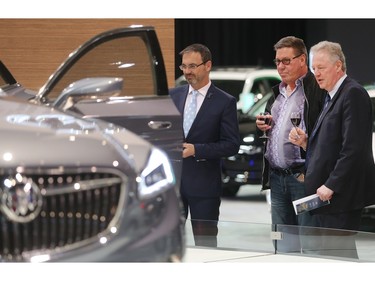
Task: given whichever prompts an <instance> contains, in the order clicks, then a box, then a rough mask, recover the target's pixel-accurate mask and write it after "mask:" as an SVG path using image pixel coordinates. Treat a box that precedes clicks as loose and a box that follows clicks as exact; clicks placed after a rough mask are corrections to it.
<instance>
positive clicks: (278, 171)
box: [271, 167, 303, 176]
mask: <svg viewBox="0 0 375 281" xmlns="http://www.w3.org/2000/svg"><path fill="white" fill-rule="evenodd" d="M271 171H272V172H274V173H275V174H278V175H282V176H292V175H294V174H300V173H302V172H303V167H299V168H286V169H281V168H271Z"/></svg>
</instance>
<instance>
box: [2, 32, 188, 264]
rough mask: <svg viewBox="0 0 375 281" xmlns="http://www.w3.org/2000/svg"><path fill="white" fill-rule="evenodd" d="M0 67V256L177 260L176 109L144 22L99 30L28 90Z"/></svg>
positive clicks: (180, 242) (181, 243)
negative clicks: (35, 88)
mask: <svg viewBox="0 0 375 281" xmlns="http://www.w3.org/2000/svg"><path fill="white" fill-rule="evenodd" d="M0 73H1V78H0V83H1V85H0V96H1V97H0V135H1V138H0V155H1V159H0V163H1V165H0V171H1V172H0V177H1V181H0V200H1V201H0V261H11V262H15V261H30V262H41V261H87V262H92V261H132V262H133V261H134V262H140V261H150V262H157V261H176V262H178V261H181V260H182V259H183V256H184V253H185V236H184V225H183V223H184V221H183V216H182V215H181V214H182V213H181V206H180V200H179V193H178V190H179V182H180V180H179V176H180V164H181V157H182V153H181V143H182V129H181V116H180V115H179V113H178V111H177V109H176V108H175V107H174V104H173V102H172V101H171V100H170V98H169V96H168V90H167V89H168V88H167V83H166V81H167V80H166V74H165V69H164V62H163V58H162V56H161V51H160V47H159V43H158V40H157V37H156V34H155V30H154V29H153V28H152V27H138V28H120V29H116V30H111V31H108V32H105V33H102V34H99V35H98V36H96V37H94V38H93V39H91V40H89V41H88V42H86V43H84V44H83V45H81V46H80V47H79V48H78V49H77V50H75V51H73V52H72V53H71V54H70V55H69V56H68V59H67V60H66V61H65V62H63V63H62V64H61V66H60V67H59V68H58V69H57V71H56V72H55V73H53V74H52V75H51V76H50V78H49V80H48V81H47V82H46V84H45V85H44V86H42V87H41V88H40V90H39V92H38V93H33V92H32V91H29V90H27V89H25V88H24V87H22V85H21V84H20V83H19V82H18V81H17V80H16V79H15V77H13V75H12V74H11V73H10V72H9V71H8V70H7V69H6V67H5V66H4V65H3V64H2V63H1V64H0Z"/></svg>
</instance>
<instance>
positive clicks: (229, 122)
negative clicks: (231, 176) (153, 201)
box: [169, 84, 240, 197]
mask: <svg viewBox="0 0 375 281" xmlns="http://www.w3.org/2000/svg"><path fill="white" fill-rule="evenodd" d="M188 91H189V85H184V86H181V87H177V88H174V89H171V90H170V91H169V93H170V96H171V97H172V99H173V101H174V103H175V105H176V107H177V108H178V110H179V111H180V112H181V114H183V112H184V106H185V101H186V97H187V95H188ZM182 134H183V132H182ZM185 142H187V143H192V144H194V147H195V157H188V158H184V159H183V165H182V179H181V194H185V195H188V196H198V197H217V196H220V195H221V159H222V157H228V156H232V155H235V154H237V153H238V149H239V145H240V137H239V129H238V120H237V101H236V99H235V98H234V97H233V96H231V95H229V94H228V93H225V92H224V91H222V90H220V89H219V88H216V87H215V86H214V85H213V84H211V87H210V88H209V89H208V92H207V95H206V97H205V99H204V101H203V104H202V106H201V108H200V110H199V111H198V114H197V116H196V117H195V120H194V123H193V124H192V126H191V129H190V131H189V133H188V135H187V137H186V138H185Z"/></svg>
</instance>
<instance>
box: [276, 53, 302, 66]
mask: <svg viewBox="0 0 375 281" xmlns="http://www.w3.org/2000/svg"><path fill="white" fill-rule="evenodd" d="M302 55H303V54H299V55H297V56H295V57H293V58H291V59H282V60H278V59H274V60H273V62H274V63H275V64H276V66H279V64H280V62H282V63H283V65H289V64H290V62H291V61H292V60H294V59H296V58H298V57H300V56H302Z"/></svg>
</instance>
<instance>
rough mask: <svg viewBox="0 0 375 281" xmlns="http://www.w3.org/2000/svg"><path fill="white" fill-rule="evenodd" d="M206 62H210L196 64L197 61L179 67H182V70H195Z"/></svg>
mask: <svg viewBox="0 0 375 281" xmlns="http://www.w3.org/2000/svg"><path fill="white" fill-rule="evenodd" d="M206 62H208V61H204V62H202V63H201V64H195V63H192V64H189V65H185V64H181V65H180V66H179V68H180V69H181V70H186V69H190V70H195V69H197V68H198V67H199V66H201V65H203V64H205V63H206Z"/></svg>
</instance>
